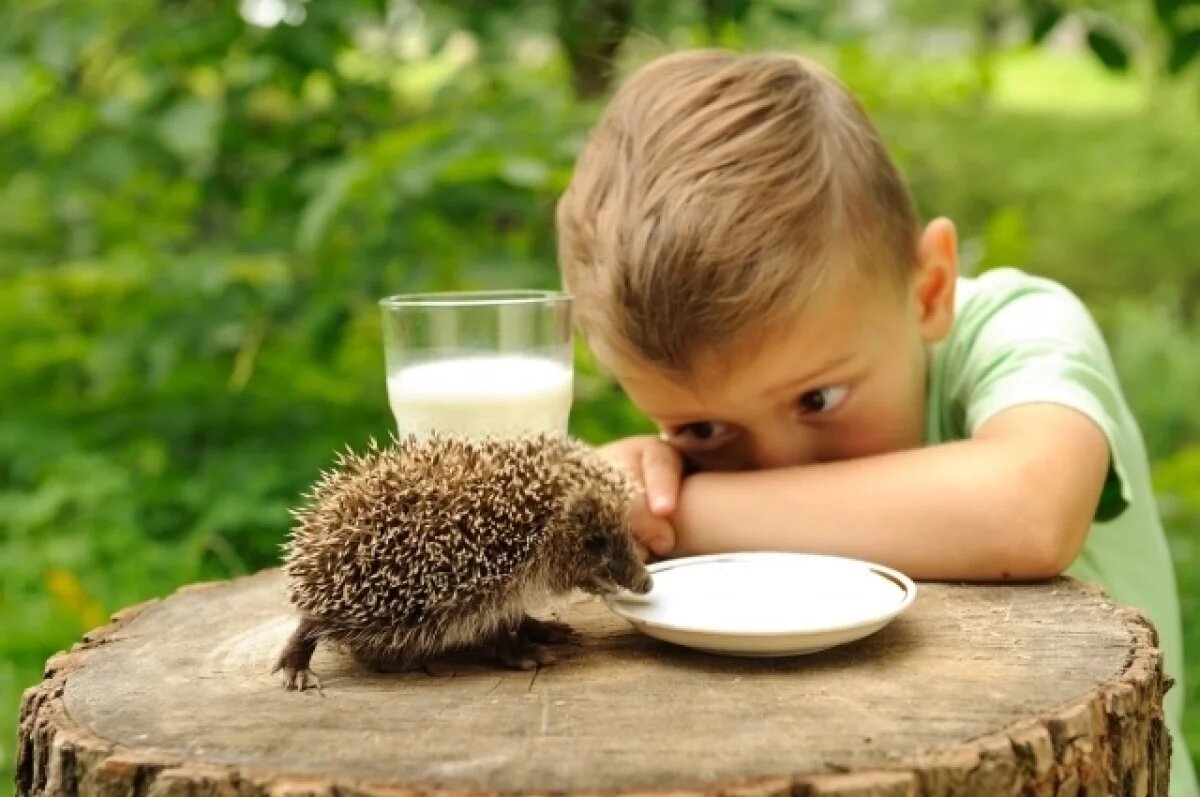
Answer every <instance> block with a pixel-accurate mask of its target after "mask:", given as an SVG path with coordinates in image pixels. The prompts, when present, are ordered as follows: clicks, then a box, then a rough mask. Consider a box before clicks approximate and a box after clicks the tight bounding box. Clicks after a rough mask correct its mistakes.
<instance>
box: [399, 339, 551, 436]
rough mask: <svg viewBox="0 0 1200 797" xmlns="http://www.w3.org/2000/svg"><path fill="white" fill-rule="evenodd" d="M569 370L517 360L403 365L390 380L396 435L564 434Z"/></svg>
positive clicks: (548, 363)
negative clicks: (443, 433) (397, 431)
mask: <svg viewBox="0 0 1200 797" xmlns="http://www.w3.org/2000/svg"><path fill="white" fill-rule="evenodd" d="M571 397H572V379H571V369H570V368H567V367H565V366H563V365H561V364H560V363H557V362H555V361H553V360H548V359H543V358H536V357H523V356H516V355H505V356H494V357H464V358H461V359H452V360H436V361H433V362H425V363H420V364H417V365H410V366H407V367H405V368H403V369H401V370H400V371H398V372H396V373H393V374H391V375H389V377H388V400H389V401H390V403H391V406H392V414H393V415H395V416H396V425H397V426H398V427H399V432H400V435H401V436H402V437H403V436H404V435H407V434H418V435H424V434H428V433H429V432H432V431H441V432H455V433H458V434H463V435H472V436H482V435H488V434H491V435H512V434H518V433H521V432H541V431H546V432H553V433H558V434H565V433H566V431H567V417H568V415H569V414H570V412H571Z"/></svg>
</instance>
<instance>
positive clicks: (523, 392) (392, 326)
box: [379, 290, 574, 437]
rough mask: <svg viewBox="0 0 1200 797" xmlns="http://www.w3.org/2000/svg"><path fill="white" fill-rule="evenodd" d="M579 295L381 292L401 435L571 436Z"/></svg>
mask: <svg viewBox="0 0 1200 797" xmlns="http://www.w3.org/2000/svg"><path fill="white" fill-rule="evenodd" d="M572 303H573V299H572V297H571V296H570V295H569V294H566V293H561V292H557V291H536V290H508V291H462V292H449V293H414V294H401V295H396V296H389V297H387V298H384V299H381V300H380V302H379V304H380V307H381V308H382V311H383V339H384V353H385V359H386V362H387V389H388V402H389V403H390V404H391V408H392V414H393V415H394V416H395V418H396V426H397V428H398V430H399V432H400V436H401V437H404V436H406V435H410V434H415V435H426V434H429V433H431V432H446V433H454V434H459V435H465V436H471V437H482V436H507V435H515V434H521V433H528V432H552V433H558V434H562V435H565V434H566V433H567V420H568V417H569V415H570V412H571V400H572V395H573V384H574V368H573V350H572V345H571V344H572V338H571V310H572Z"/></svg>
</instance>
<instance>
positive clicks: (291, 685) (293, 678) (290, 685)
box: [283, 666, 325, 695]
mask: <svg viewBox="0 0 1200 797" xmlns="http://www.w3.org/2000/svg"><path fill="white" fill-rule="evenodd" d="M283 672H284V675H286V676H287V679H286V680H285V681H284V686H286V687H287V690H288V691H289V692H292V691H299V692H303V691H304V690H305V689H308V688H309V687H310V686H312V687H316V690H317V692H318V693H320V694H321V695H324V694H325V690H324V689H322V688H321V679H320V678H318V677H317V674H316V673H315V672H313V671H312V670H310V669H308V668H307V667H299V668H296V667H287V666H285V667H283Z"/></svg>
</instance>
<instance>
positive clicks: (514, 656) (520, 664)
mask: <svg viewBox="0 0 1200 797" xmlns="http://www.w3.org/2000/svg"><path fill="white" fill-rule="evenodd" d="M523 625H524V624H522V625H521V626H518V627H517V628H516V629H513V630H508V631H503V632H501V633H500V634H499V635H498V636H497V638H496V640H495V643H494V649H495V653H496V658H497V659H499V661H500V663H501V664H503V665H504V666H505V667H511V668H512V669H514V670H532V669H533V668H534V667H537V666H539V665H543V664H553V663H554V662H555V661H557V660H558V657H557V656H555V655H554V653H553V652H552V651H551V650H550V649H549V648H546V647H544V646H542V645H539V644H537V643H536V642H533V641H531V640H530V639H529V638H528V637H526V636H525V635H524V634H523V633H521V632H522V630H523Z"/></svg>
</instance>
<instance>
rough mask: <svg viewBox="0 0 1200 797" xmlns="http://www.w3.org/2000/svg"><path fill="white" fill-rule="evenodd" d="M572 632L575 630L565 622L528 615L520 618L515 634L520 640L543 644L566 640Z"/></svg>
mask: <svg viewBox="0 0 1200 797" xmlns="http://www.w3.org/2000/svg"><path fill="white" fill-rule="evenodd" d="M574 633H575V630H574V629H573V628H571V626H569V625H567V624H566V623H560V622H558V621H557V620H538V619H537V618H535V617H530V616H528V615H526V616H525V617H523V618H522V619H521V625H520V626H519V627H518V628H517V636H518V637H519V638H521V639H522V640H525V641H526V642H534V643H537V642H540V643H543V644H553V643H555V642H566V641H567V640H568V639H570V638H571V637H572V636H573V635H574Z"/></svg>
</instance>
